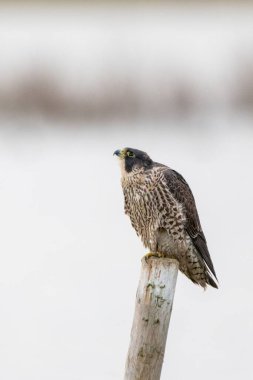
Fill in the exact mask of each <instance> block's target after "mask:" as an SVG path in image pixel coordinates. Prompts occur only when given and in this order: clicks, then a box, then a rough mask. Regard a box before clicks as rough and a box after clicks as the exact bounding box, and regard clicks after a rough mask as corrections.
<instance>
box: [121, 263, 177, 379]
mask: <svg viewBox="0 0 253 380" xmlns="http://www.w3.org/2000/svg"><path fill="white" fill-rule="evenodd" d="M177 273H178V261H177V260H174V259H169V258H168V259H167V258H149V259H148V260H147V262H146V260H145V258H143V259H142V270H141V277H140V282H139V286H138V290H137V295H136V304H135V314H134V320H133V325H132V331H131V341H130V346H129V350H128V355H127V361H126V370H125V377H124V379H125V380H159V379H160V376H161V370H162V364H163V357H164V352H165V345H166V339H167V333H168V328H169V322H170V316H171V311H172V304H173V297H174V292H175V287H176V281H177Z"/></svg>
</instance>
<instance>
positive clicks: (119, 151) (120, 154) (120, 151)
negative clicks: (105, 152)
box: [113, 149, 126, 159]
mask: <svg viewBox="0 0 253 380" xmlns="http://www.w3.org/2000/svg"><path fill="white" fill-rule="evenodd" d="M113 155H115V156H117V157H119V158H121V159H124V158H125V157H126V149H117V150H115V152H114V153H113Z"/></svg>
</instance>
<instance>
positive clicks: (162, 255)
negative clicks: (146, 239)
mask: <svg viewBox="0 0 253 380" xmlns="http://www.w3.org/2000/svg"><path fill="white" fill-rule="evenodd" d="M150 257H158V258H163V257H167V255H166V254H165V253H160V252H148V253H146V255H144V259H145V261H146V262H147V260H148V259H149V258H150Z"/></svg>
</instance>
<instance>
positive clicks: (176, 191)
mask: <svg viewBox="0 0 253 380" xmlns="http://www.w3.org/2000/svg"><path fill="white" fill-rule="evenodd" d="M164 177H165V180H166V182H167V185H168V187H169V189H170V191H171V193H172V194H173V196H174V198H175V199H176V200H177V201H178V202H180V203H181V204H182V206H183V207H184V210H185V216H186V222H185V229H186V231H187V233H188V234H189V236H190V237H191V239H192V242H193V244H194V246H195V247H196V249H197V251H198V253H199V255H200V256H201V257H202V259H203V260H204V262H205V264H206V266H207V268H208V269H209V270H210V272H211V273H212V274H213V275H214V277H215V278H216V279H217V276H216V273H215V270H214V266H213V263H212V260H211V257H210V254H209V251H208V248H207V243H206V238H205V235H204V233H203V231H202V228H201V224H200V220H199V216H198V211H197V208H196V204H195V200H194V196H193V194H192V192H191V189H190V187H189V185H188V184H187V182H186V181H185V179H184V178H183V177H182V175H181V174H179V173H178V172H176V171H175V170H172V169H169V168H168V169H166V170H165V171H164Z"/></svg>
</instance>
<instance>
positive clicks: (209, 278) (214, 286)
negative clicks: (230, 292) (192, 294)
mask: <svg viewBox="0 0 253 380" xmlns="http://www.w3.org/2000/svg"><path fill="white" fill-rule="evenodd" d="M207 284H208V285H210V286H212V287H213V288H216V289H218V285H217V283H216V282H215V281H214V280H213V278H212V277H211V276H210V274H209V273H208V274H207Z"/></svg>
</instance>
